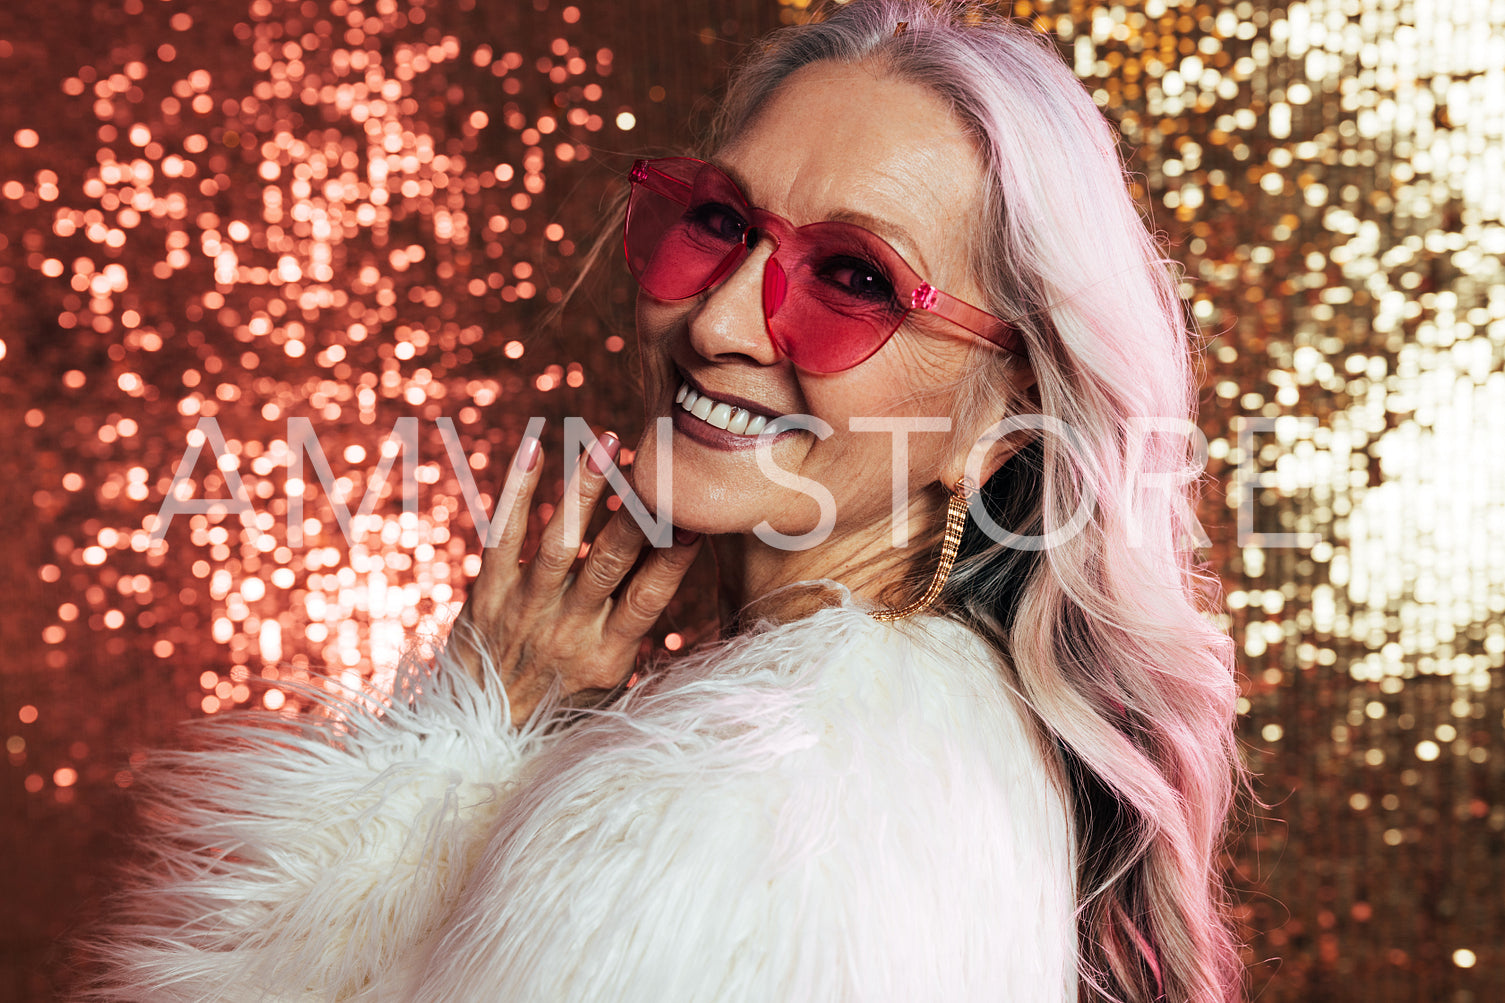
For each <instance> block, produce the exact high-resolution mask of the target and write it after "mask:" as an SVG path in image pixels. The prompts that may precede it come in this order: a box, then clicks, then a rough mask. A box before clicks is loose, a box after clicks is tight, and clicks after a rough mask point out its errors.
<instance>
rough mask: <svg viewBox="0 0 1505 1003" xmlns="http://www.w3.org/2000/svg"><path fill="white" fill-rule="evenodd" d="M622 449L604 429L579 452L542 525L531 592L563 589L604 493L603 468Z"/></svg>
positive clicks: (530, 570)
mask: <svg viewBox="0 0 1505 1003" xmlns="http://www.w3.org/2000/svg"><path fill="white" fill-rule="evenodd" d="M621 448H622V443H621V440H619V439H618V438H617V437H616V436H615V435H613V434H612V433H610V432H605V433H603V434H602V435H601V436H600V438H598V439H597V440H596V441H595V442H594V443H593V444H592V445H591V447H590V448H589V449H587V450H585V451H584V452H583V453H582V454H581V455H580V462H579V463H578V464H577V465H576V467H575V473H574V476H573V477H571V478H570V482H569V483H568V484H566V485H565V488H564V498H562V499H561V500H560V503H559V507H558V508H557V509H555V510H554V514H553V516H551V517H550V519H549V522H548V525H546V526H544V530H543V536H542V538H541V539H540V540H539V542H538V553H537V555H535V557H534V558H533V563H532V564H530V565H529V566H528V578H529V584H530V585H531V586H533V588H532V589H530V591H535V592H552V593H554V594H558V592H559V591H560V590H562V589H563V587H564V578H565V575H567V574H569V571H570V567H571V566H572V565H573V564H574V563H575V558H576V556H578V555H579V553H580V544H581V543H582V542H583V541H584V539H585V527H586V525H587V524H589V522H590V519H591V516H592V515H593V514H594V513H595V511H596V503H597V502H598V501H600V500H601V495H602V494H603V493H604V492H605V488H606V474H605V471H606V468H607V467H608V466H610V465H611V464H612V463H613V462H614V461H615V460H616V458H617V453H618V452H619V451H620V450H621Z"/></svg>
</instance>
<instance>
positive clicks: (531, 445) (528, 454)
mask: <svg viewBox="0 0 1505 1003" xmlns="http://www.w3.org/2000/svg"><path fill="white" fill-rule="evenodd" d="M541 452H543V449H542V448H541V446H540V443H539V441H538V440H537V439H536V438H534V437H533V436H531V435H529V436H525V437H524V438H523V441H522V442H521V443H520V444H519V445H518V447H517V458H516V459H514V460H513V461H512V465H513V466H515V467H516V468H517V469H518V470H521V471H522V472H523V473H525V474H529V473H532V472H533V468H534V467H536V466H538V455H539V454H540V453H541Z"/></svg>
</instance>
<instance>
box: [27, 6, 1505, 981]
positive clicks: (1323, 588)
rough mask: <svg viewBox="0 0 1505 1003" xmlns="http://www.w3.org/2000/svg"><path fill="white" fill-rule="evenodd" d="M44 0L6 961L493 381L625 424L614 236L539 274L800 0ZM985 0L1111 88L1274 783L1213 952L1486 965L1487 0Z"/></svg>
mask: <svg viewBox="0 0 1505 1003" xmlns="http://www.w3.org/2000/svg"><path fill="white" fill-rule="evenodd" d="M77 7H78V10H77V11H74V12H71V13H68V14H65V15H61V16H60V15H59V12H58V11H57V10H56V9H55V8H54V7H51V6H48V5H45V4H41V3H40V2H39V0H21V2H16V3H12V4H8V5H6V6H5V7H4V9H3V10H0V88H3V91H4V95H5V98H6V100H4V101H0V400H3V405H0V406H3V407H4V408H6V415H7V418H8V423H7V428H8V429H9V430H10V432H11V434H9V435H7V436H5V437H4V438H3V440H0V456H3V458H4V462H5V470H6V474H7V476H6V477H5V480H4V485H5V494H4V498H5V504H6V509H5V512H6V514H7V515H8V516H9V527H10V529H9V532H8V539H7V541H6V543H5V545H4V546H3V547H0V555H3V560H4V562H5V563H4V570H5V574H4V575H3V576H0V580H3V581H5V582H8V583H9V589H10V591H9V599H10V605H9V607H8V610H9V613H10V615H8V616H7V617H5V618H3V620H0V636H3V638H4V641H5V643H6V652H7V656H8V657H7V659H6V662H5V671H4V673H3V674H0V714H3V720H4V725H3V727H0V734H3V735H4V737H5V747H6V751H7V755H8V757H9V763H10V772H9V773H8V774H7V776H6V779H5V782H4V784H3V785H0V789H3V790H4V794H3V797H4V798H5V805H6V810H7V813H8V817H9V818H11V819H16V820H22V821H23V823H24V825H23V826H10V827H7V829H6V835H5V837H4V838H5V839H6V843H5V846H4V850H5V856H6V857H7V859H10V860H13V861H17V862H23V861H24V863H18V866H17V867H15V868H14V869H13V872H14V877H12V878H8V881H9V882H10V884H11V887H10V888H8V889H7V893H8V899H7V900H8V901H14V902H16V903H18V905H17V907H16V908H14V909H12V910H11V911H10V913H11V915H10V916H9V917H8V918H7V920H6V921H5V924H4V925H3V927H0V929H3V931H4V933H3V936H4V944H5V948H4V950H5V952H6V955H7V956H8V957H9V958H12V959H15V960H16V962H17V964H16V965H15V971H16V974H15V977H14V978H15V982H14V986H15V993H14V995H15V997H16V998H36V999H40V998H45V997H46V996H47V985H48V983H47V980H48V976H47V974H46V973H45V970H44V966H43V965H41V964H39V963H38V959H45V958H47V957H48V956H49V951H50V950H51V947H50V944H51V941H52V940H53V939H54V938H55V937H56V936H57V935H58V934H59V933H61V932H62V931H63V930H64V929H65V928H66V927H67V925H68V923H69V922H70V916H71V915H72V912H71V910H73V909H74V908H76V903H78V902H79V901H83V900H84V899H85V897H86V896H87V894H88V893H89V892H90V891H91V890H92V889H93V888H94V887H95V882H97V880H98V878H97V876H98V875H99V874H100V873H101V868H102V866H103V865H104V864H105V863H108V862H109V861H110V860H111V859H113V857H114V856H115V855H116V854H117V853H118V845H117V843H116V842H115V840H116V838H117V834H118V833H119V832H120V831H122V830H123V829H124V827H125V826H124V823H123V819H125V818H126V817H127V808H126V807H125V800H124V792H125V791H126V790H127V789H128V788H130V786H131V785H132V782H133V777H134V771H135V770H137V769H139V768H140V766H141V765H142V763H143V762H144V761H145V760H144V756H145V752H144V750H145V749H146V748H147V747H149V746H155V745H160V744H164V743H166V742H169V741H171V740H172V728H173V726H174V723H175V722H176V721H178V720H181V719H183V718H187V717H193V716H203V715H211V714H219V713H222V712H224V711H226V710H229V709H231V708H247V707H259V708H262V709H263V710H265V711H269V712H273V713H277V714H285V715H289V716H291V715H296V714H299V713H302V712H304V708H305V705H304V701H302V700H300V699H299V698H298V697H297V694H296V692H295V688H293V687H289V686H288V685H287V684H288V683H289V682H291V681H297V682H305V681H308V680H310V679H315V680H317V679H320V678H324V676H325V675H326V674H327V675H328V676H330V677H331V678H332V679H334V680H336V681H339V682H343V683H344V684H347V685H349V684H356V683H374V684H375V685H376V686H378V687H380V686H382V685H383V684H384V683H386V682H389V681H390V679H391V673H392V672H393V670H394V668H395V666H396V664H397V660H398V658H399V656H400V655H401V653H402V652H403V650H404V649H405V648H406V647H407V646H408V645H410V644H413V643H414V642H415V639H420V638H423V637H425V636H432V635H433V634H434V633H435V632H437V631H439V630H440V629H442V625H443V623H445V622H446V621H447V619H448V617H449V616H450V615H451V613H452V611H453V609H454V608H455V606H456V604H457V602H458V601H459V600H460V599H461V598H463V595H464V587H465V582H466V580H467V579H468V577H469V576H470V575H471V574H473V573H474V571H475V568H476V567H477V565H478V557H477V554H478V550H479V541H478V538H477V536H476V532H475V529H474V523H473V520H472V513H471V510H470V507H469V505H468V503H467V500H466V495H467V490H468V489H469V488H470V486H472V485H473V486H474V493H477V494H479V496H480V500H481V502H482V504H483V505H485V506H487V507H488V508H489V506H490V504H491V501H492V495H493V494H494V493H495V492H496V490H497V489H498V486H499V483H500V480H501V474H502V471H503V470H504V467H505V462H506V459H507V457H508V456H509V455H510V452H511V449H512V448H513V446H514V445H515V444H516V442H517V441H518V438H519V436H520V434H521V431H522V429H523V427H524V424H525V423H526V421H527V419H528V418H529V417H530V416H534V415H538V416H543V417H545V418H546V419H548V421H549V425H548V428H549V429H551V433H550V434H549V435H548V436H546V440H545V441H546V445H547V450H548V452H547V462H548V463H549V464H550V465H551V466H550V468H549V469H550V471H551V473H550V478H549V479H550V480H551V481H556V482H557V479H558V474H559V470H560V455H559V454H560V452H561V443H562V435H561V433H560V419H562V417H563V416H565V415H576V414H578V415H582V416H585V417H587V418H588V419H590V420H591V421H592V422H593V423H595V425H596V427H597V428H602V427H613V428H616V429H618V430H619V431H622V432H623V433H624V434H627V435H631V434H632V433H633V432H634V431H635V429H634V424H635V422H636V420H637V419H636V415H635V404H634V390H633V386H634V380H633V377H632V376H631V371H632V363H631V359H630V356H631V333H630V327H629V324H630V316H629V315H628V312H627V311H625V310H624V307H625V304H626V300H627V297H628V290H627V287H626V286H625V285H624V284H623V283H622V282H621V281H620V276H618V277H617V279H604V280H602V281H600V282H596V283H591V284H588V285H587V287H586V288H585V290H584V292H583V293H582V295H580V296H579V297H577V299H576V301H575V302H574V303H573V304H572V306H571V308H570V310H569V311H568V312H567V313H566V314H565V316H564V317H563V318H562V319H561V320H551V319H549V311H550V308H551V307H552V306H553V305H554V304H556V303H557V302H558V301H559V300H560V299H561V298H562V295H563V291H564V289H565V288H567V287H568V286H569V285H570V284H571V283H572V282H573V281H574V278H575V276H576V274H577V272H578V268H579V263H580V261H581V260H582V259H583V258H584V257H585V255H586V252H587V251H588V250H589V248H590V244H591V241H592V239H593V237H594V236H595V233H596V227H597V223H598V221H599V219H600V218H601V216H602V212H603V203H604V201H605V199H606V198H607V197H608V196H609V194H610V193H611V192H612V191H614V190H615V188H616V187H617V186H619V185H620V183H621V180H620V179H621V175H622V173H623V171H624V170H625V167H626V165H628V164H630V162H631V159H632V158H633V157H634V156H636V155H639V154H641V153H644V152H661V151H668V150H672V149H676V148H677V147H678V146H679V145H680V144H682V143H683V142H685V140H686V139H687V137H688V136H689V134H690V132H691V131H692V128H693V126H694V125H695V124H696V123H703V122H704V121H705V117H706V115H707V114H708V111H709V103H708V102H707V101H706V100H705V95H706V94H708V93H713V92H714V89H715V87H716V86H717V85H718V83H719V81H720V80H721V78H722V74H723V70H724V66H725V64H726V63H727V62H729V61H730V60H732V59H734V58H735V57H736V56H737V55H738V53H739V52H740V50H741V47H742V46H744V45H745V44H747V43H748V41H749V40H751V39H753V38H756V37H758V36H759V35H760V34H761V33H762V32H764V31H765V30H767V29H768V28H770V27H772V26H774V25H776V24H778V23H780V22H792V21H797V20H800V19H802V18H805V17H807V16H808V10H807V5H806V4H805V3H803V2H792V3H791V2H785V3H779V2H777V0H723V2H715V3H713V2H711V0H686V2H684V3H679V4H674V5H649V4H640V3H622V2H613V3H610V4H608V3H604V2H602V3H581V4H572V5H567V6H566V5H562V4H560V3H558V2H556V0H531V2H525V3H519V4H512V3H507V4H500V3H485V2H479V3H478V2H476V0H249V2H242V0H235V2H228V3H214V2H210V0H175V2H172V3H165V2H162V0H108V2H106V0H98V2H95V3H87V2H83V3H80V4H79V5H77ZM1010 9H1011V11H1012V12H1013V13H1014V14H1015V15H1016V16H1018V17H1020V18H1023V19H1026V20H1028V21H1030V22H1032V23H1033V24H1034V25H1035V26H1036V27H1037V28H1038V30H1040V31H1041V32H1043V33H1046V34H1048V35H1050V36H1051V37H1052V38H1054V39H1055V40H1056V42H1057V43H1058V44H1059V45H1060V47H1061V49H1062V51H1063V53H1065V55H1066V57H1067V58H1068V60H1069V61H1070V62H1071V64H1072V65H1073V67H1074V68H1075V70H1076V72H1077V73H1078V75H1079V76H1081V77H1082V78H1083V79H1084V80H1085V81H1086V82H1087V84H1088V86H1089V88H1090V89H1091V90H1092V91H1093V94H1094V97H1095V99H1096V101H1097V103H1098V104H1099V106H1100V107H1102V108H1103V110H1104V111H1105V112H1106V113H1107V114H1108V115H1109V117H1110V118H1111V119H1112V120H1113V121H1114V122H1115V123H1116V124H1117V125H1118V127H1119V129H1120V131H1121V134H1122V137H1123V144H1124V151H1125V155H1126V157H1127V159H1128V162H1129V164H1130V169H1131V172H1132V184H1133V186H1134V188H1135V194H1136V196H1137V197H1138V198H1139V199H1140V201H1141V203H1142V204H1143V205H1144V206H1145V209H1146V212H1147V213H1149V215H1150V217H1151V218H1152V220H1153V222H1154V225H1155V226H1156V227H1157V229H1158V230H1160V231H1161V232H1162V233H1163V235H1164V236H1165V238H1166V240H1167V243H1168V246H1169V248H1170V251H1171V253H1172V256H1173V257H1174V258H1175V259H1176V261H1177V262H1178V263H1179V267H1180V268H1181V270H1182V293H1183V296H1184V298H1185V301H1186V304H1187V308H1188V310H1190V311H1191V313H1192V314H1193V315H1194V316H1195V317H1196V319H1197V321H1198V323H1199V324H1200V325H1201V327H1202V329H1203V331H1204V332H1205V333H1206V335H1207V337H1208V344H1207V349H1206V353H1205V356H1204V359H1203V366H1204V394H1203V414H1202V424H1203V429H1204V431H1205V432H1206V434H1207V437H1208V439H1209V442H1210V454H1211V467H1210V469H1209V473H1210V474H1211V475H1212V481H1213V484H1214V485H1215V487H1214V489H1213V490H1212V491H1211V492H1209V496H1208V499H1207V503H1206V505H1205V506H1204V510H1203V512H1202V513H1201V515H1202V521H1203V524H1204V526H1205V527H1206V529H1207V531H1208V532H1209V534H1210V536H1211V537H1212V539H1213V546H1212V548H1211V550H1210V551H1209V558H1210V561H1211V563H1212V565H1213V567H1214V569H1215V570H1217V571H1218V572H1219V573H1220V575H1221V576H1222V577H1223V579H1224V581H1225V584H1226V587H1227V609H1226V613H1225V617H1224V619H1225V622H1226V625H1227V627H1228V629H1229V630H1230V631H1231V632H1232V634H1233V636H1234V637H1235V639H1236V641H1237V644H1238V648H1239V651H1240V658H1241V667H1242V671H1243V675H1244V691H1243V696H1242V700H1241V710H1242V711H1243V712H1244V714H1245V720H1244V724H1243V731H1242V737H1243V740H1244V742H1245V743H1246V748H1247V753H1248V759H1249V762H1250V764H1251V766H1252V768H1254V769H1255V770H1256V771H1257V772H1258V773H1259V774H1260V778H1259V781H1258V792H1259V794H1260V796H1261V797H1262V798H1263V799H1264V800H1265V801H1266V802H1267V803H1268V804H1270V805H1271V807H1270V808H1269V809H1268V810H1267V811H1266V810H1261V811H1259V812H1257V813H1256V815H1257V817H1256V818H1255V819H1253V820H1249V821H1248V822H1247V823H1246V826H1245V828H1244V831H1243V832H1242V833H1241V836H1240V838H1239V840H1238V842H1237V844H1236V845H1235V846H1234V847H1233V848H1232V849H1231V851H1230V865H1231V867H1232V868H1233V869H1234V871H1235V873H1236V874H1237V875H1238V884H1239V895H1240V906H1239V909H1240V917H1241V920H1242V921H1243V922H1244V923H1246V924H1247V927H1248V930H1249V934H1250V936H1251V938H1252V941H1251V946H1250V948H1249V951H1248V955H1247V957H1248V960H1249V962H1250V963H1251V965H1253V966H1254V967H1253V975H1252V980H1253V985H1254V988H1255V990H1256V991H1257V992H1259V993H1260V994H1261V995H1260V998H1261V999H1266V1000H1277V1001H1279V1000H1293V1001H1294V1000H1306V999H1348V998H1355V999H1357V998H1363V999H1366V1000H1376V1001H1386V1000H1395V1001H1400V1000H1413V999H1436V1000H1449V1001H1453V1000H1456V1001H1459V1003H1463V1001H1480V1003H1482V1001H1484V1000H1489V999H1495V998H1500V997H1501V996H1505V981H1502V979H1505V976H1502V974H1501V973H1502V972H1505V954H1502V951H1505V947H1502V944H1505V903H1502V902H1501V901H1500V899H1499V895H1498V889H1499V888H1500V887H1502V886H1505V873H1502V871H1505V863H1502V855H1501V853H1500V850H1499V848H1500V846H1501V845H1502V839H1505V782H1502V780H1505V763H1502V755H1505V748H1502V733H1505V695H1502V694H1505V687H1502V684H1501V679H1500V673H1501V670H1502V667H1505V626H1502V624H1505V616H1502V614H1505V450H1502V449H1501V448H1500V443H1501V442H1502V441H1505V371H1502V370H1505V367H1502V355H1505V271H1502V265H1501V260H1502V255H1505V215H1502V214H1505V56H1502V53H1505V11H1502V9H1501V7H1500V5H1499V4H1498V3H1495V4H1479V3H1470V4H1464V3H1449V2H1430V3H1413V2H1409V0H1406V2H1402V0H1374V2H1365V3H1361V2H1359V0H1312V2H1303V3H1289V4H1284V5H1271V4H1265V3H1260V4H1255V3H1252V2H1248V0H1244V2H1238V3H1231V4H1208V3H1198V2H1195V0H1189V2H1185V3H1172V2H1169V0H1143V2H1134V3H1129V4H1119V5H1109V4H1087V3H1064V2H1061V3H1056V2H1033V0H1017V2H1015V3H1013V4H1012V6H1011V8H1010ZM81 20H86V21H87V22H88V23H89V25H90V29H91V30H90V31H86V32H80V30H79V27H80V21H81ZM1250 419H1260V420H1262V423H1257V424H1248V422H1249V420H1250ZM1240 422H1244V423H1245V424H1243V425H1242V426H1241V425H1240ZM305 431H307V432H308V433H310V434H309V435H304V434H303V433H304V432H305ZM185 458H186V460H187V462H186V464H185ZM300 462H301V466H300V465H299V464H300ZM409 464H411V482H412V484H413V485H414V487H415V490H414V497H413V498H411V500H407V501H405V499H404V497H403V490H402V486H401V481H402V477H403V474H404V471H406V470H408V469H409V466H408V465H409ZM180 467H182V468H183V469H182V470H181V473H182V477H181V478H179V477H177V475H178V474H179V473H180ZM384 470H385V474H383V473H382V472H383V471H384ZM300 471H301V473H300ZM169 492H174V493H175V494H174V497H176V498H177V499H178V501H179V503H180V504H181V505H182V506H183V508H184V512H183V514H179V515H177V516H176V517H175V518H173V520H172V522H171V525H170V526H168V527H167V528H166V531H165V533H163V534H159V533H158V532H157V531H158V530H159V529H160V523H159V517H158V513H159V511H160V510H161V509H162V506H163V502H164V499H165V498H166V497H167V495H168V493H169ZM331 496H333V498H334V500H335V501H337V503H338V504H332V503H331ZM206 499H221V500H222V501H223V504H221V505H219V506H218V507H217V509H215V510H210V511H194V510H193V509H194V507H195V506H197V505H199V504H200V503H202V502H203V501H204V500H206ZM1241 503H1243V504H1246V506H1247V507H1246V510H1247V511H1249V512H1250V513H1251V523H1250V527H1251V528H1252V529H1253V531H1254V532H1255V534H1256V535H1254V536H1252V537H1249V538H1244V539H1241V538H1240V536H1239V534H1238V521H1237V515H1238V511H1239V508H1238V506H1239V505H1240V504H1241ZM299 507H301V509H302V512H301V515H297V516H296V517H292V518H290V516H291V515H293V514H295V513H296V510H297V509H298V508H299ZM342 513H343V514H342ZM342 523H343V524H344V525H343V526H342ZM347 528H348V532H347V531H346V529H347ZM1276 533H1289V534H1299V535H1300V536H1301V537H1302V545H1301V546H1294V547H1286V546H1273V545H1270V542H1269V541H1270V537H1269V536H1268V534H1276ZM1258 534H1265V535H1264V536H1260V535H1258ZM158 536H160V538H157V537H158ZM704 612H705V610H704V608H703V605H696V604H694V603H689V604H687V605H686V606H685V607H684V608H683V609H678V610H676V611H675V612H674V615H672V616H671V617H669V618H668V619H667V620H666V622H665V623H664V624H662V625H661V626H660V629H659V632H658V633H657V634H656V635H655V641H656V643H658V644H659V645H661V646H662V648H663V649H664V650H681V649H682V648H684V647H685V646H686V645H689V644H692V643H693V642H694V640H695V639H696V638H697V637H699V636H701V631H702V628H703V624H702V614H703V613H704ZM1277 959H1278V960H1277ZM8 988H9V986H6V985H5V984H4V983H3V982H0V995H4V994H5V992H6V989H8Z"/></svg>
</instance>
